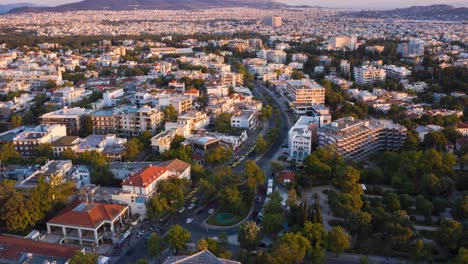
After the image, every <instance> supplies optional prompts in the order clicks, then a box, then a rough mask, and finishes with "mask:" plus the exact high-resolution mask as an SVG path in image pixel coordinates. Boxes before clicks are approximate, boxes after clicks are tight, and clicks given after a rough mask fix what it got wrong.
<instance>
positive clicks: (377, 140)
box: [318, 117, 407, 160]
mask: <svg viewBox="0 0 468 264" xmlns="http://www.w3.org/2000/svg"><path fill="white" fill-rule="evenodd" d="M406 131H407V130H406V128H405V127H404V126H401V125H398V124H395V123H393V122H392V121H391V120H381V119H370V120H356V119H354V118H353V117H345V118H341V119H338V120H335V121H333V122H331V123H329V124H326V125H323V126H322V127H320V128H319V129H318V137H319V146H321V147H322V146H328V145H331V146H333V147H335V148H336V150H337V151H338V152H339V153H340V154H341V155H343V156H344V157H345V158H349V159H357V160H359V159H364V158H366V157H368V156H369V155H370V154H372V153H375V152H378V151H397V150H398V149H400V147H401V146H403V144H404V142H405V139H406Z"/></svg>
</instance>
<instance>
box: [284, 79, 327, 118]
mask: <svg viewBox="0 0 468 264" xmlns="http://www.w3.org/2000/svg"><path fill="white" fill-rule="evenodd" d="M281 94H282V96H283V99H284V100H285V101H286V102H287V103H288V104H289V106H290V107H292V108H293V109H294V111H295V113H296V114H298V115H303V114H306V113H307V112H310V111H311V110H312V106H314V105H320V104H325V88H324V87H323V86H321V85H320V84H318V83H317V82H315V81H314V80H309V79H302V80H289V81H286V85H285V86H284V88H283V91H282V93H281Z"/></svg>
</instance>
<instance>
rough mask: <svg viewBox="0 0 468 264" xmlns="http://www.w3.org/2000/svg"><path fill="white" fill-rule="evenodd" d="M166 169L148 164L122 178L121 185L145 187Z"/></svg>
mask: <svg viewBox="0 0 468 264" xmlns="http://www.w3.org/2000/svg"><path fill="white" fill-rule="evenodd" d="M166 171H167V168H165V167H159V166H152V165H149V166H147V167H145V168H144V169H142V170H141V171H139V172H138V173H136V174H135V175H133V176H130V177H129V178H128V179H126V180H123V181H122V185H129V186H135V187H143V188H146V186H148V185H150V184H151V183H153V182H154V181H155V180H157V179H158V178H159V177H160V176H162V175H164V173H165V172H166Z"/></svg>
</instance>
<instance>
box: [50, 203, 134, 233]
mask: <svg viewBox="0 0 468 264" xmlns="http://www.w3.org/2000/svg"><path fill="white" fill-rule="evenodd" d="M127 207H128V205H122V204H110V203H109V204H108V203H96V202H92V203H82V202H80V201H78V200H76V201H75V202H73V203H72V204H70V205H69V206H67V207H66V208H65V209H63V210H62V211H61V212H60V213H58V214H57V215H56V216H55V217H54V218H52V219H51V220H49V222H48V223H51V224H59V225H70V226H80V227H90V228H96V227H98V226H99V225H100V224H101V223H102V222H103V221H111V220H113V219H114V218H115V217H117V216H118V215H119V214H120V213H121V212H122V211H123V210H125V209H126V208H127Z"/></svg>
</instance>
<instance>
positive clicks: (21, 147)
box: [12, 125, 67, 157]
mask: <svg viewBox="0 0 468 264" xmlns="http://www.w3.org/2000/svg"><path fill="white" fill-rule="evenodd" d="M66 135H67V131H66V127H65V125H40V126H37V127H35V128H34V129H32V130H24V131H23V132H21V133H19V134H17V135H16V136H15V137H14V138H13V140H12V142H13V146H14V147H15V149H16V151H18V152H19V153H20V154H21V156H23V157H33V156H35V155H36V148H37V146H39V145H40V144H43V143H52V142H53V141H55V140H57V139H59V138H61V137H64V136H66Z"/></svg>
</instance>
